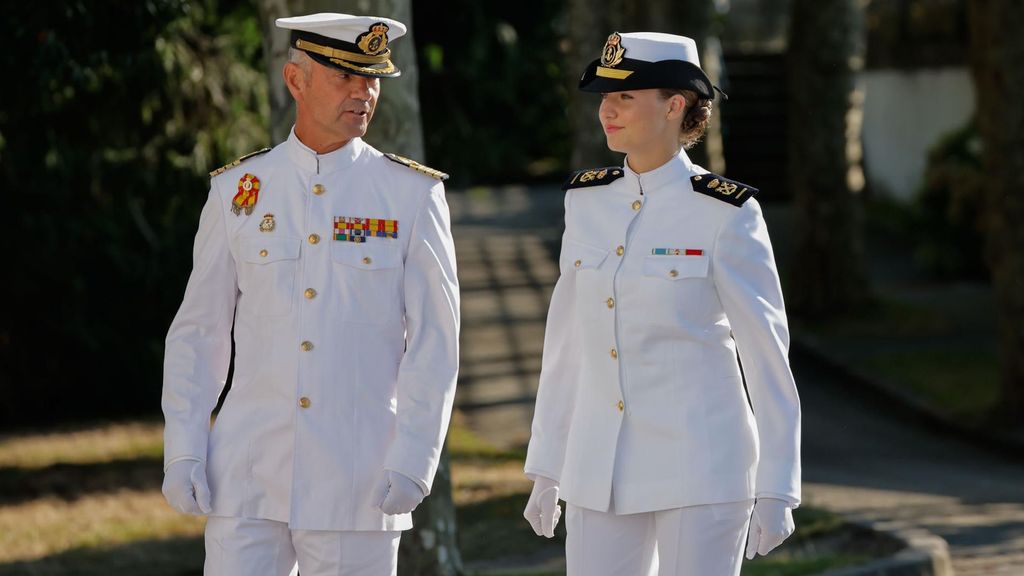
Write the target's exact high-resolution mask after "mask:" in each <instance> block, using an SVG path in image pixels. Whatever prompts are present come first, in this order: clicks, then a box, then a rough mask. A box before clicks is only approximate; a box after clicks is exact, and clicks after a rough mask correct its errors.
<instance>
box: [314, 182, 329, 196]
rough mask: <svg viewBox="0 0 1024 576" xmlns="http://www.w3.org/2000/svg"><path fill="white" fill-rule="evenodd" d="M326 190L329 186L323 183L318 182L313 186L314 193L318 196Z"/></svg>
mask: <svg viewBox="0 0 1024 576" xmlns="http://www.w3.org/2000/svg"><path fill="white" fill-rule="evenodd" d="M324 192H327V188H324V185H323V184H316V185H314V186H313V194H316V195H317V196H319V195H321V194H323V193H324Z"/></svg>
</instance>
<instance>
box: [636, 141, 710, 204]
mask: <svg viewBox="0 0 1024 576" xmlns="http://www.w3.org/2000/svg"><path fill="white" fill-rule="evenodd" d="M627 160H628V157H627ZM622 168H623V170H624V171H625V173H626V178H623V180H625V181H626V184H627V186H628V187H629V189H630V191H632V192H635V193H636V194H637V195H639V194H641V193H643V194H650V193H651V192H654V191H655V190H658V189H659V188H663V187H665V186H666V185H668V184H671V183H672V182H680V181H682V182H685V181H687V180H688V179H689V178H690V175H691V174H693V173H695V170H694V164H693V162H691V161H690V157H689V156H687V155H686V151H685V150H683V149H680V150H679V154H677V155H676V156H673V157H671V158H669V159H668V162H665V163H664V164H662V165H661V166H659V167H657V168H655V169H654V170H648V171H647V172H644V173H642V174H640V173H638V172H636V171H634V170H633V169H632V168H630V167H629V162H627V161H623V162H622Z"/></svg>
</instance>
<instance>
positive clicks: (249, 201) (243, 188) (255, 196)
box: [231, 173, 260, 216]
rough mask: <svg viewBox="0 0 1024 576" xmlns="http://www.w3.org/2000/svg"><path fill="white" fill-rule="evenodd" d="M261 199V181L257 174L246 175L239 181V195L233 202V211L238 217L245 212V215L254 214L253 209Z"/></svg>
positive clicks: (236, 195)
mask: <svg viewBox="0 0 1024 576" xmlns="http://www.w3.org/2000/svg"><path fill="white" fill-rule="evenodd" d="M259 197H260V179H259V178H257V177H256V175H255V174H249V173H246V174H245V176H242V177H241V178H239V180H238V193H237V194H235V197H234V198H233V199H232V200H231V211H232V212H234V213H235V215H236V216H237V215H238V214H240V213H241V212H242V211H243V210H244V211H245V215H246V216H248V215H250V214H252V210H253V207H255V206H256V201H257V200H259Z"/></svg>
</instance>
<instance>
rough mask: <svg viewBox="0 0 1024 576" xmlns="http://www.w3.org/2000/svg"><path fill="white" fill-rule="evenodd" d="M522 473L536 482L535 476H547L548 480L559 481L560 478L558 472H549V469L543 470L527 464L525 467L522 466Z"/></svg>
mask: <svg viewBox="0 0 1024 576" xmlns="http://www.w3.org/2000/svg"><path fill="white" fill-rule="evenodd" d="M523 474H525V475H526V477H527V478H529V479H530V480H531V481H533V482H536V481H537V478H547V479H549V480H554V481H555V482H561V478H559V474H555V473H554V472H551V471H550V470H543V469H541V468H536V467H534V466H527V467H526V468H524V469H523Z"/></svg>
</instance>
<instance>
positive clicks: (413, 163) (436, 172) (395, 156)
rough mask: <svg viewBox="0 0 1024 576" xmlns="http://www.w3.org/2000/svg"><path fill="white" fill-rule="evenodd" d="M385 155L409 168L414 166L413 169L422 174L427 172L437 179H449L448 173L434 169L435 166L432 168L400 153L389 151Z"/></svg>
mask: <svg viewBox="0 0 1024 576" xmlns="http://www.w3.org/2000/svg"><path fill="white" fill-rule="evenodd" d="M384 155H385V156H387V158H388V160H391V161H392V162H397V163H399V164H401V165H402V166H406V167H408V168H412V169H413V170H415V171H417V172H419V173H421V174H426V175H427V176H430V177H431V178H436V179H438V180H441V181H444V180H447V179H448V175H447V174H445V173H444V172H441V171H440V170H434V169H433V168H430V167H428V166H424V165H423V164H420V163H419V162H417V161H415V160H410V159H408V158H406V157H404V156H399V155H398V154H391V153H387V154H384Z"/></svg>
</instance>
